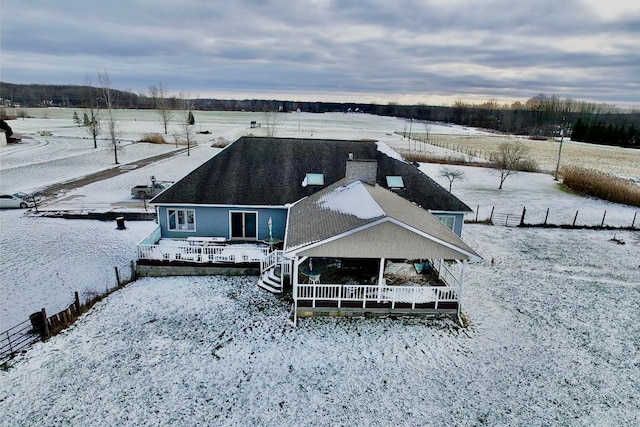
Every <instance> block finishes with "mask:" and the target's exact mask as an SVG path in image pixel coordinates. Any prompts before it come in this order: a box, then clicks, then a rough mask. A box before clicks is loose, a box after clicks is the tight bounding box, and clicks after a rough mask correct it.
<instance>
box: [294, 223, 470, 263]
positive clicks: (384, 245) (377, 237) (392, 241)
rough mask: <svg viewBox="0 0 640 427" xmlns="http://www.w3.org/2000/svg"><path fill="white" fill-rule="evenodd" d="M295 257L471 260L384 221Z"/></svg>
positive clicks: (313, 246)
mask: <svg viewBox="0 0 640 427" xmlns="http://www.w3.org/2000/svg"><path fill="white" fill-rule="evenodd" d="M295 252H296V255H298V256H312V257H332V258H392V259H393V258H396V259H427V258H428V259H459V260H469V259H475V258H476V256H475V254H474V253H469V252H467V251H465V250H461V249H459V248H456V247H455V246H453V245H451V244H448V243H446V242H442V241H439V240H438V239H436V238H433V237H431V236H425V235H423V234H419V233H417V232H415V231H413V230H410V229H408V228H406V227H404V226H401V225H399V224H397V223H395V222H393V221H384V222H381V223H378V224H375V225H371V226H368V227H365V228H362V229H359V230H356V231H354V232H352V233H348V234H344V235H342V236H337V237H336V238H333V239H327V240H325V241H323V242H319V243H316V244H311V245H308V246H307V247H306V248H301V249H300V250H297V251H295Z"/></svg>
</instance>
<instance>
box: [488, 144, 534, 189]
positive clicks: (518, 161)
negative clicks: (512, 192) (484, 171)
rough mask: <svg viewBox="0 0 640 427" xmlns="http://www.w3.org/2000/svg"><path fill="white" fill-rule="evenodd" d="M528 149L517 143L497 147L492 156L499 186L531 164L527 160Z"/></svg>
mask: <svg viewBox="0 0 640 427" xmlns="http://www.w3.org/2000/svg"><path fill="white" fill-rule="evenodd" d="M528 154H529V149H528V148H527V147H526V146H525V145H524V144H522V143H521V142H519V141H505V142H502V143H501V144H500V145H499V146H498V150H497V151H495V152H494V153H493V155H492V158H493V161H494V168H495V171H496V174H497V175H499V176H500V186H499V187H498V189H500V190H502V184H504V181H505V180H506V179H507V178H508V177H509V176H510V175H515V174H516V173H518V171H520V170H523V169H525V167H526V166H527V165H528V164H530V163H531V161H530V160H528V159H527V155H528Z"/></svg>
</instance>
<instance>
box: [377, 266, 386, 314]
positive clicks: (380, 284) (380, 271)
mask: <svg viewBox="0 0 640 427" xmlns="http://www.w3.org/2000/svg"><path fill="white" fill-rule="evenodd" d="M384 261H385V258H380V270H379V271H378V303H379V302H380V298H381V294H382V281H383V280H384Z"/></svg>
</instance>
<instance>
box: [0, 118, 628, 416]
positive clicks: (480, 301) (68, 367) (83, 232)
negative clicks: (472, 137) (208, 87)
mask: <svg viewBox="0 0 640 427" xmlns="http://www.w3.org/2000/svg"><path fill="white" fill-rule="evenodd" d="M54 112H56V114H58V113H59V114H60V115H61V118H60V119H56V117H55V114H54V113H53V112H51V113H50V116H49V117H50V118H49V119H42V120H43V121H47V124H48V125H49V126H48V129H47V130H52V131H53V133H54V135H58V134H59V133H62V134H63V135H66V134H65V133H64V132H68V133H69V134H68V135H69V138H71V139H70V141H74V140H73V138H72V137H73V135H75V136H76V137H78V138H80V134H79V133H78V130H77V129H74V128H73V127H72V126H70V127H69V128H68V130H60V131H57V130H56V128H55V127H54V126H53V124H54V123H55V122H56V121H57V120H61V121H62V117H65V119H64V120H67V119H66V117H67V116H68V122H69V123H68V124H70V123H71V118H70V117H71V114H72V112H69V111H63V110H54ZM63 114H64V115H63ZM123 114H134V113H131V112H127V113H123ZM252 117H255V118H253V120H258V121H260V120H261V119H260V117H259V115H252V114H251V113H228V114H216V113H211V114H210V115H203V116H198V115H196V123H198V124H199V125H200V126H202V129H211V130H212V131H213V132H214V133H213V134H211V135H208V136H207V138H215V137H216V136H219V135H221V136H224V135H228V136H231V135H236V134H240V133H242V132H245V128H246V127H247V126H248V123H249V121H248V119H249V118H252ZM283 117H286V118H287V119H286V121H285V120H283V121H282V122H281V123H280V124H279V131H278V132H277V133H276V136H300V137H308V136H310V134H311V133H313V134H314V136H319V134H322V132H325V134H324V135H325V136H327V137H336V138H365V137H369V138H377V139H380V140H383V141H385V142H387V143H388V144H389V145H391V146H392V147H394V146H397V144H399V143H404V142H402V140H401V138H399V137H397V136H396V135H393V134H392V132H393V131H394V130H395V131H401V130H402V126H403V125H404V122H403V121H401V120H398V119H393V118H375V120H374V119H373V118H372V117H370V116H366V115H344V114H330V115H324V114H322V115H305V114H302V115H296V114H289V115H286V116H283ZM296 117H297V118H298V119H299V120H298V121H296ZM135 119H136V120H135V121H130V122H126V124H124V126H123V127H124V129H123V132H129V133H130V134H131V135H133V134H135V132H138V133H140V132H142V131H145V132H147V131H149V130H150V129H153V128H152V127H150V126H149V124H151V123H155V125H156V126H157V127H158V129H156V130H155V131H159V130H160V125H159V123H158V122H157V119H156V118H155V117H153V116H152V115H151V112H140V113H139V115H138V114H137V113H136V117H135ZM34 120H35V119H34ZM153 120H155V122H153ZM145 121H146V124H145V125H142V124H141V122H145ZM21 122H23V121H22V120H17V121H12V122H10V125H11V126H12V127H13V128H14V131H17V132H26V133H28V132H32V133H33V132H35V131H36V129H37V128H38V127H37V126H36V125H31V127H29V126H30V125H28V123H29V120H25V121H24V123H23V124H21V125H20V126H23V128H21V127H20V126H17V124H18V123H21ZM32 123H33V122H32ZM14 124H16V126H14ZM68 124H67V125H68ZM38 126H44V125H40V124H38ZM60 126H61V127H62V124H61V125H60ZM65 126H66V125H65ZM136 126H138V127H136ZM443 128H444V126H443ZM65 129H66V128H65ZM251 130H252V131H253V129H251ZM444 130H446V129H443V131H444ZM451 132H460V133H463V134H470V133H473V132H475V131H474V130H468V129H463V128H458V127H455V128H452V130H451ZM125 136H126V135H125ZM128 138H129V137H128ZM129 139H134V138H133V136H131V137H130V138H129ZM63 140H64V138H61V139H59V140H56V141H55V142H51V141H50V143H48V144H39V143H38V144H35V143H33V141H32V143H28V144H26V145H24V146H22V147H23V148H25V149H23V150H21V154H20V153H18V152H14V153H13V154H11V156H12V157H11V159H12V160H11V161H10V162H9V163H5V158H6V159H9V157H6V156H3V157H2V158H1V159H2V162H1V163H0V173H1V175H0V177H1V178H2V186H3V188H4V185H5V181H4V179H5V177H7V176H10V177H12V178H11V179H12V180H13V181H12V182H14V183H20V184H21V185H22V186H21V187H20V188H16V190H21V189H27V188H35V187H38V186H40V185H43V184H49V183H51V182H52V181H56V180H58V181H56V182H59V180H65V179H69V178H71V177H73V176H75V174H76V171H75V169H74V168H67V167H66V166H65V165H66V163H67V162H69V161H71V160H69V159H70V158H72V157H74V155H73V153H74V152H75V148H74V147H75V145H74V144H76V143H77V142H78V141H80V142H81V143H83V144H87V143H88V141H86V140H85V141H84V142H82V141H81V140H80V139H78V140H75V141H76V142H68V143H63V142H62V141H63ZM59 144H62V147H63V148H61V150H63V152H64V151H66V153H67V154H62V155H61V156H60V158H59V160H56V154H55V150H52V151H50V152H49V151H46V150H50V149H52V148H53V147H54V146H56V145H59ZM40 145H42V147H40ZM48 145H51V147H48V148H46V147H47V146H48ZM205 145H206V144H204V143H203V144H202V146H200V147H198V148H197V149H196V150H195V152H194V153H192V156H190V157H189V158H187V157H186V156H185V155H183V154H181V155H179V156H175V157H172V158H170V159H165V160H163V161H161V162H157V163H155V164H151V165H149V166H146V167H144V168H140V169H135V170H132V171H131V172H127V173H125V174H123V175H120V176H118V177H115V178H112V179H109V180H106V181H102V182H96V183H94V184H90V185H87V186H85V187H82V188H79V189H77V190H73V191H72V192H69V193H67V194H66V196H65V199H66V201H65V200H58V201H55V202H56V203H59V204H63V205H64V204H66V205H67V206H73V205H74V204H75V205H76V206H77V207H80V208H83V206H84V207H85V208H86V207H88V206H91V205H95V204H106V205H110V204H117V203H121V202H122V201H123V200H126V199H127V198H128V196H129V195H128V188H129V186H130V185H133V184H131V182H136V181H139V180H144V179H146V178H147V177H148V176H149V175H151V174H153V175H156V176H158V177H162V178H161V179H168V180H177V179H179V178H180V177H181V176H184V175H185V174H186V173H188V172H189V171H190V170H192V169H193V168H195V167H197V166H198V165H199V164H201V163H202V162H204V161H206V160H207V159H208V158H210V157H211V156H212V155H215V153H217V152H218V149H213V148H210V147H207V146H205ZM32 146H33V149H34V150H35V149H39V148H42V149H44V150H45V151H46V152H48V153H49V154H47V155H46V156H45V155H44V154H43V159H47V161H46V162H43V163H41V164H40V166H38V165H36V164H33V165H32V164H31V162H30V161H29V149H31V148H32ZM132 146H140V147H141V146H143V145H142V144H133V145H132ZM64 147H66V148H64ZM9 148H10V149H11V148H13V147H9ZM83 150H84V148H83ZM45 151H43V152H42V153H44V152H45ZM87 151H88V152H89V151H91V149H87ZM3 153H8V151H5V152H3ZM0 154H1V153H0ZM85 154H86V153H84V154H80V155H79V156H77V158H78V159H79V160H80V159H82V158H84V156H85ZM86 155H90V153H89V154H86ZM148 155H152V154H148ZM141 157H144V155H142V154H141V155H140V157H139V158H141ZM132 161H136V160H132ZM11 162H13V163H11ZM91 162H92V161H89V160H88V161H87V163H88V164H89V163H91ZM79 163H81V162H79ZM96 164H98V166H99V167H109V166H112V165H109V164H107V163H106V160H105V165H103V164H102V163H101V161H100V162H97V163H96ZM92 167H93V166H92ZM440 167H441V165H432V164H423V165H421V168H422V170H423V171H424V172H425V173H427V174H428V175H429V176H431V177H432V178H434V179H435V180H436V181H438V182H439V183H441V184H443V185H445V184H447V182H446V180H444V181H443V178H439V177H438V176H437V175H438V171H439V168H440ZM459 168H460V169H462V170H464V172H465V174H466V179H465V180H464V181H462V182H456V183H454V185H453V193H454V194H455V195H457V196H458V197H459V198H461V199H462V200H463V201H464V202H465V203H467V204H468V205H469V206H471V207H472V208H474V209H475V208H476V205H477V204H479V205H480V206H481V214H480V217H481V218H482V217H486V216H488V213H489V210H490V207H491V206H495V207H496V210H500V209H502V210H503V211H505V210H509V211H513V212H514V213H520V212H521V211H522V207H523V206H526V207H527V209H528V210H529V212H531V217H529V216H528V218H529V219H530V220H531V221H533V220H535V219H536V218H538V217H539V215H541V212H542V214H544V212H545V211H546V208H547V207H549V208H551V212H550V217H549V221H550V222H565V223H566V222H570V221H571V220H572V219H573V215H574V213H575V211H576V210H580V216H579V217H578V223H598V224H599V222H600V220H601V218H602V213H603V211H604V210H607V218H608V220H607V223H612V224H613V225H628V224H627V223H629V222H630V221H631V219H632V217H633V214H634V212H636V211H637V209H635V210H634V209H633V208H631V207H628V206H622V205H616V204H611V203H606V202H602V201H599V200H595V199H587V198H582V197H578V196H574V195H570V194H567V193H565V192H563V191H561V190H560V189H559V188H558V186H557V185H556V184H555V182H554V181H553V179H552V178H551V177H550V176H548V175H543V174H524V173H522V174H518V175H516V176H513V177H510V178H509V179H508V180H507V181H506V182H505V188H504V190H502V191H500V190H497V186H498V178H497V177H495V176H493V175H491V174H490V172H489V170H487V169H483V168H473V167H459ZM50 169H53V170H55V171H57V172H56V173H51V172H50V171H49V170H50ZM22 170H27V171H29V173H28V174H21V171H22ZM40 173H42V174H44V175H40ZM83 173H84V172H83ZM47 174H49V175H47ZM20 176H22V181H20V180H19V177H20ZM136 183H137V182H136ZM12 185H14V184H12ZM123 193H126V194H123ZM83 203H84V205H83ZM485 209H486V211H485ZM618 222H619V224H618ZM636 224H637V223H636ZM154 227H155V223H154V222H152V221H147V222H131V221H129V222H127V230H123V231H121V230H116V229H115V224H114V223H111V222H100V221H89V220H83V221H79V220H78V221H70V220H62V219H54V218H42V217H32V216H25V215H24V211H22V210H15V211H9V210H7V211H0V258H1V259H2V270H1V275H2V278H3V284H2V287H0V301H2V306H1V307H0V329H4V328H6V327H9V326H12V325H13V324H15V323H18V322H20V321H23V320H26V319H27V317H28V315H29V314H30V313H31V312H33V311H36V310H39V309H40V308H42V307H43V306H46V307H47V310H48V311H50V312H54V311H55V310H58V309H61V308H63V307H64V306H66V305H67V304H69V303H70V302H71V301H72V298H73V291H76V290H78V291H83V290H87V289H91V288H95V289H97V290H103V288H104V287H105V286H113V285H115V276H114V272H113V267H114V266H124V265H127V264H128V263H129V262H130V261H131V260H132V259H134V257H135V244H136V243H137V242H138V241H139V240H140V239H142V238H143V237H145V236H146V235H148V234H149V233H150V232H151V230H152V229H153V228H154ZM613 236H614V232H612V231H589V230H560V229H518V228H506V227H498V226H487V225H469V224H468V225H466V226H465V231H464V235H463V238H464V239H465V241H467V242H468V243H469V244H470V245H471V247H473V248H474V249H475V250H476V251H478V253H480V255H482V256H483V257H484V259H485V262H483V263H480V264H472V265H470V266H469V267H468V269H467V273H466V275H465V283H466V284H465V291H464V302H463V312H464V314H465V315H466V317H467V318H468V319H469V322H470V325H469V326H468V327H466V328H463V329H461V328H459V327H458V326H457V325H455V324H454V323H453V322H451V321H449V320H424V319H419V318H398V319H395V318H379V319H368V318H353V319H334V318H324V319H304V320H300V321H299V323H298V327H297V328H294V327H293V325H292V324H291V321H290V320H289V318H288V311H289V305H288V303H287V302H286V301H284V300H282V299H280V298H278V297H277V296H274V295H271V294H268V293H267V292H265V291H263V290H261V289H259V288H258V287H257V286H256V283H257V278H255V277H247V278H238V277H236V278H229V277H188V278H185V277H177V278H148V279H142V280H139V281H137V282H135V283H133V284H131V285H129V286H128V287H126V288H124V289H122V290H120V291H118V292H116V293H114V294H112V295H111V296H109V297H108V298H107V299H106V300H104V301H102V302H100V303H98V304H97V305H96V306H95V307H94V309H93V310H92V311H90V312H89V313H88V314H86V315H85V316H83V317H82V318H81V319H80V320H79V321H78V322H77V323H76V324H75V325H73V326H72V327H71V328H70V329H68V330H66V331H64V332H63V333H62V334H60V335H58V336H55V337H53V338H51V339H50V340H49V341H48V342H46V343H38V344H36V345H35V346H34V347H33V348H32V349H31V350H29V351H28V352H27V353H26V354H25V355H22V356H18V357H17V358H16V359H14V361H12V362H11V367H10V368H9V369H8V370H6V371H0V425H2V426H15V425H42V424H45V425H118V426H120V425H136V426H137V425H167V424H170V423H173V424H176V425H346V424H356V423H357V424H362V425H435V426H449V425H460V426H466V425H505V426H506V425H509V426H511V425H526V426H529V425H571V426H573V425H581V426H593V425H595V426H610V425H639V424H640V409H638V408H639V407H640V402H639V400H640V242H638V241H637V239H638V237H637V235H636V234H634V233H632V232H629V231H618V232H616V237H617V238H619V239H623V240H624V241H626V244H625V245H618V244H616V243H615V242H612V241H611V240H610V239H611V238H612V237H613ZM491 260H494V263H493V264H492V262H491Z"/></svg>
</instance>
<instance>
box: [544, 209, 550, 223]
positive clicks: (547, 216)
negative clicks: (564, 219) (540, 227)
mask: <svg viewBox="0 0 640 427" xmlns="http://www.w3.org/2000/svg"><path fill="white" fill-rule="evenodd" d="M548 218H549V208H547V214H546V215H545V216H544V225H547V219H548Z"/></svg>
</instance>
